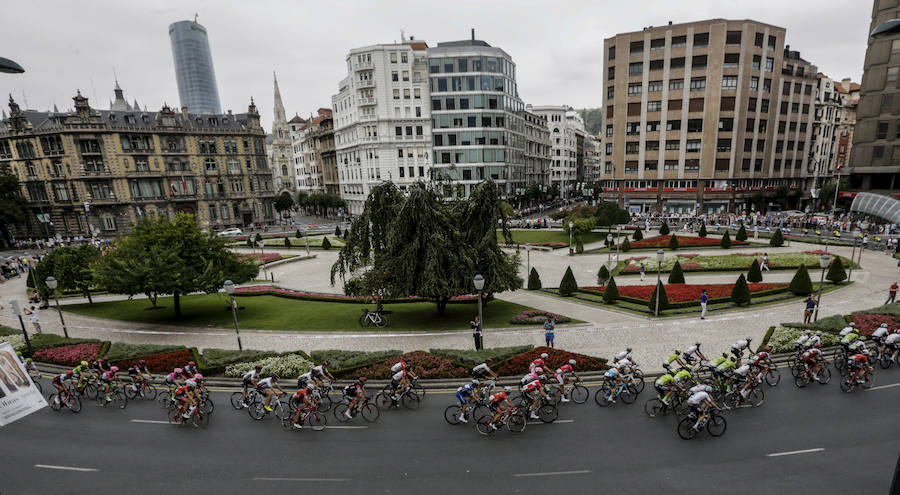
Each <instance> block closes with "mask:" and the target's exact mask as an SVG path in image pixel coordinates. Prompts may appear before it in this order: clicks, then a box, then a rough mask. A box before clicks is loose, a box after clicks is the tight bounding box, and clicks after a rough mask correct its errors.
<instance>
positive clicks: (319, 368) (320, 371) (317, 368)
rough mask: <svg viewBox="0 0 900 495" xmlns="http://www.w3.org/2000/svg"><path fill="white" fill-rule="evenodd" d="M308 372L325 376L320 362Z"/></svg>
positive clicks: (315, 375)
mask: <svg viewBox="0 0 900 495" xmlns="http://www.w3.org/2000/svg"><path fill="white" fill-rule="evenodd" d="M310 373H311V374H312V376H314V377H317V378H318V377H320V376H325V367H324V366H322V365H321V364H320V365H318V366H314V367H313V369H311V370H310Z"/></svg>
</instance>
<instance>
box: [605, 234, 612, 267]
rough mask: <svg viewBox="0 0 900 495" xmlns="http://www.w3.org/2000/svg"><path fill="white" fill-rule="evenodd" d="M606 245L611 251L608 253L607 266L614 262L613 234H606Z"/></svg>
mask: <svg viewBox="0 0 900 495" xmlns="http://www.w3.org/2000/svg"><path fill="white" fill-rule="evenodd" d="M606 245H607V246H609V250H608V251H607V252H606V264H609V263H610V262H611V261H612V234H606Z"/></svg>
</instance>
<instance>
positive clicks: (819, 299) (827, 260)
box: [813, 254, 831, 321]
mask: <svg viewBox="0 0 900 495" xmlns="http://www.w3.org/2000/svg"><path fill="white" fill-rule="evenodd" d="M830 262H831V256H828V255H827V254H823V255H822V257H820V258H819V267H821V268H822V278H820V279H819V296H818V297H817V298H816V314H815V316H813V321H819V306H820V305H821V304H822V286H823V285H825V269H826V268H828V264H829V263H830Z"/></svg>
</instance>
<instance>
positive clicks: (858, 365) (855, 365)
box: [847, 354, 874, 383]
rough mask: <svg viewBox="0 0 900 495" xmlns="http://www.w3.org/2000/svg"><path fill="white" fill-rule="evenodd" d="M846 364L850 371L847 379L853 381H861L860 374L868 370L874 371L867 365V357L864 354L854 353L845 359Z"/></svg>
mask: <svg viewBox="0 0 900 495" xmlns="http://www.w3.org/2000/svg"><path fill="white" fill-rule="evenodd" d="M847 366H848V367H849V368H850V373H849V374H848V375H849V376H848V379H851V380H852V381H853V382H855V383H862V375H863V374H864V373H865V372H866V371H868V372H872V371H874V370H873V368H872V367H871V366H869V358H868V357H866V355H865V354H854V355H852V356H850V358H849V359H847Z"/></svg>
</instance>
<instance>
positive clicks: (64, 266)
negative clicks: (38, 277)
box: [41, 244, 101, 303]
mask: <svg viewBox="0 0 900 495" xmlns="http://www.w3.org/2000/svg"><path fill="white" fill-rule="evenodd" d="M100 258H101V257H100V250H99V249H97V248H96V247H94V246H91V245H90V244H85V245H83V246H77V247H76V246H61V247H58V248H56V249H54V250H53V251H51V252H50V253H49V254H47V256H45V257H44V259H43V261H42V262H41V263H48V265H47V266H48V268H49V269H50V270H52V275H53V277H54V278H56V280H57V281H58V282H59V290H65V291H78V292H81V293H82V294H83V295H84V296H85V297H87V300H88V302H89V303H93V302H94V301H93V299H91V290H90V289H91V288H92V287H93V286H94V283H95V282H94V272H93V271H92V269H91V268H92V265H93V264H94V263H97V262H98V261H99V260H100ZM51 267H52V268H51Z"/></svg>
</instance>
